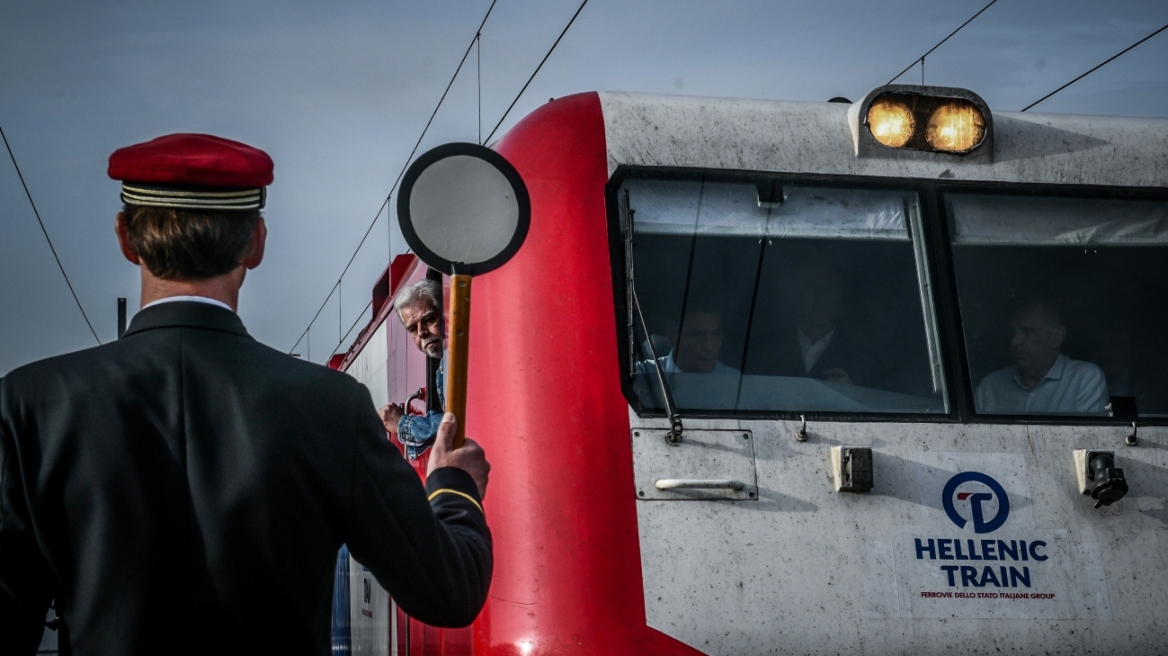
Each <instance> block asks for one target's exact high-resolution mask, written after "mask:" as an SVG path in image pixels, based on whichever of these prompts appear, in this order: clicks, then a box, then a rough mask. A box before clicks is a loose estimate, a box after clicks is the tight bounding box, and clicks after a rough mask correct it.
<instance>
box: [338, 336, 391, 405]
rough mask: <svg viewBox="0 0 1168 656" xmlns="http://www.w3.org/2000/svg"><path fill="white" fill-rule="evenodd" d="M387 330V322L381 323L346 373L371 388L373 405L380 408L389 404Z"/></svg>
mask: <svg viewBox="0 0 1168 656" xmlns="http://www.w3.org/2000/svg"><path fill="white" fill-rule="evenodd" d="M387 330H388V328H387V326H386V324H385V322H384V321H383V322H381V325H380V326H378V327H377V330H375V331H374V333H373V335H372V336H371V337H370V338H369V341H368V342H366V343H365V348H363V349H361V352H360V353H359V354H357V356H356V357H355V358H353V362H352V364H350V365H349V368H348V369H346V370H345V373H347V374H349V375H350V376H352V377H353V378H356V379H357V380H359V381H361V383H363V384H364V385H365V387H368V388H369V394H370V396H372V397H373V404H374V405H376V406H378V407H381V406H382V405H384V404H386V403H389V376H388V375H387V372H386V367H387V366H388V364H387V363H388V359H389V358H388V350H389V337H388V335H387Z"/></svg>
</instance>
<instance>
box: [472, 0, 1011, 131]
mask: <svg viewBox="0 0 1168 656" xmlns="http://www.w3.org/2000/svg"><path fill="white" fill-rule="evenodd" d="M994 1H995V2H996V1H997V0H994ZM587 4H588V0H584V2H581V3H580V7H579V8H577V9H576V13H574V14H572V18H571V20H569V21H568V24H567V25H565V26H564V30H563V31H562V32H560V35H559V36H558V37H556V42H555V43H553V44H552V47H551V48H549V49H548V51H547V54H546V55H544V56H543V59H542V60H540V62H539V66H536V67H535V70H534V71H533V72H532V73H531V77H529V78H527V82H526V83H524V85H523V88H522V89H520V90H519V93H518V94H516V95H515V100H512V101H511V105H510V106H508V107H507V111H505V112H503V116H502V117H501V118H499V122H498V123H496V124H495V128H494V129H493V130H491V133H490V134H488V135H487V138H486V140H485V141H483V143H486V142H488V141H490V140H491V137H493V136H495V132H497V131H498V130H499V126H501V125H503V121H505V120H507V115H508V114H510V113H511V110H512V109H515V103H517V102H519V98H521V97H522V96H523V92H525V91H527V87H528V86H529V85H530V84H531V81H532V80H534V79H535V76H536V75H538V74H539V69H541V68H543V65H544V63H545V62H547V60H548V57H551V56H552V53H553V52H554V51H555V49H556V46H558V45H560V40H561V39H563V38H564V35H565V34H567V33H568V29H569V28H570V27H572V23H575V22H576V17H577V16H579V15H580V12H581V11H583V10H584V5H587Z"/></svg>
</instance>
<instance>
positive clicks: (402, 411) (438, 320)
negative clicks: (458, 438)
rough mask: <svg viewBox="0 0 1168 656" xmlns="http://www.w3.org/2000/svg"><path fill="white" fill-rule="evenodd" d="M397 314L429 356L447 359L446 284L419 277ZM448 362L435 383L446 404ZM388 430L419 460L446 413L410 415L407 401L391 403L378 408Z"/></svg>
mask: <svg viewBox="0 0 1168 656" xmlns="http://www.w3.org/2000/svg"><path fill="white" fill-rule="evenodd" d="M396 302H397V317H398V319H400V320H401V322H402V325H403V326H405V328H406V332H407V333H409V335H410V339H412V340H413V341H414V346H417V347H418V350H419V351H421V352H422V353H425V354H426V356H427V357H430V358H434V359H437V360H444V358H443V353H444V351H445V348H444V344H445V340H446V329H445V322H444V321H443V319H442V283H440V282H438V281H437V280H429V279H426V280H419V281H418V282H416V283H414V284H412V285H410V286H409V287H406V288H405V289H403V290H402V292H401V293H400V294H398V297H397V301H396ZM444 365H445V361H443V363H442V364H439V365H438V374H437V376H436V378H435V382H436V384H437V387H438V390H437V392H438V403H439V405H442V406H445V404H446V401H445V399H444V398H443V393H444V392H445V389H444V386H443V380H442V378H443V371H444V369H445V366H444ZM378 414H379V415H380V416H381V422H382V423H383V424H384V425H385V430H386V431H388V432H390V433H392V434H394V435H396V436H397V439H398V441H400V442H401V443H402V445H403V446H405V448H406V457H407V458H409V459H410V460H416V459H417V458H418V457H420V456H421V455H422V454H423V453H425V452H426V450H427V449H429V448H430V445H432V444H433V443H434V438H435V437H436V436H437V435H438V426H439V424H440V423H441V422H442V413H439V412H433V411H431V412H427V413H426V414H425V415H424V416H417V415H407V414H406V408H405V405H404V404H398V403H388V404H386V405H383V406H381V409H380V410H378Z"/></svg>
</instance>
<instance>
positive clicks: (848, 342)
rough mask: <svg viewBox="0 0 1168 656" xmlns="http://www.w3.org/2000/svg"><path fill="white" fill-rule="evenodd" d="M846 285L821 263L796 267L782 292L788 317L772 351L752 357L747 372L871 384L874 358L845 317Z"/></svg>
mask: <svg viewBox="0 0 1168 656" xmlns="http://www.w3.org/2000/svg"><path fill="white" fill-rule="evenodd" d="M845 289H846V284H845V280H844V277H843V275H842V273H841V272H840V270H839V268H838V267H836V266H833V265H832V264H831V263H830V262H829V261H827V260H825V259H820V258H813V259H807V260H805V261H803V262H800V263H798V264H797V265H796V267H795V268H794V270H793V271H792V275H791V277H790V285H789V287H788V289H787V290H786V291H787V293H789V294H790V295H791V306H790V310H791V316H790V317H789V320H788V321H784V322H783V323H782V324H781V325H780V326H778V329H777V334H775V335H774V336H773V338H772V339H770V340H768V341H769V342H770V348H769V349H765V350H763V351H762V352H758V353H751V354H750V361H751V371H748V372H747V373H758V374H763V375H769V376H801V377H810V378H819V379H822V380H828V381H831V382H835V383H844V384H849V385H851V384H854V385H871V384H872V378H873V369H874V367H872V366H871V364H870V363H871V362H872V361H873V360H874V354H872V353H871V352H870V351H871V349H869V348H865V344H864V339H863V338H862V337H861V327H860V326H857V325H855V324H854V323H853V322H851V321H849V320H847V319H846V318H845V312H844V311H845V309H846V308H845V303H846V300H847V299H846V298H845Z"/></svg>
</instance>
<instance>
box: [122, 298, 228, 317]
mask: <svg viewBox="0 0 1168 656" xmlns="http://www.w3.org/2000/svg"><path fill="white" fill-rule="evenodd" d="M178 301H193V302H195V303H206V304H207V305H217V306H219V307H221V308H223V309H224V310H227V311H229V312H231V313H233V314H234V313H235V310H232V309H231V306H230V305H228V304H226V303H224V302H223V301H219V300H216V299H213V298H207V297H206V296H167V297H166V298H160V299H158V300H157V301H151V302H150V303H147V304H146V305H143V306H142V310H145V309H146V308H148V307H154V306H155V305H162V304H163V303H175V302H178ZM139 312H141V310H139Z"/></svg>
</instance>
